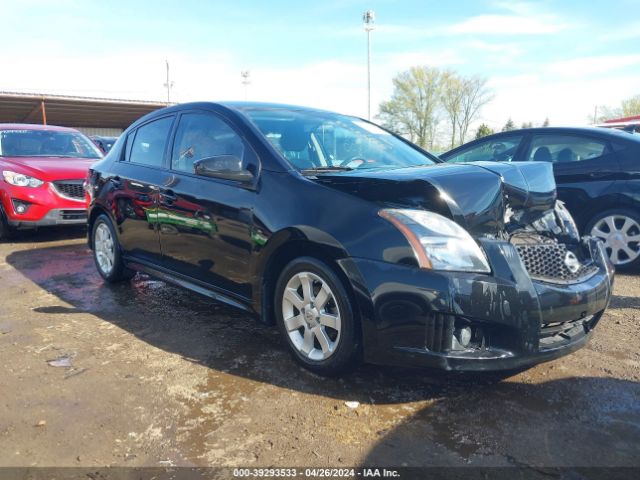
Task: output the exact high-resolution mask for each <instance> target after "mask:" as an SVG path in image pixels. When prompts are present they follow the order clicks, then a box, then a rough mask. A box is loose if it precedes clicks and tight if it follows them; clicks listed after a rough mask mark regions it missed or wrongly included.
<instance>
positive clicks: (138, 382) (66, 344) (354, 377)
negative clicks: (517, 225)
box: [0, 230, 640, 468]
mask: <svg viewBox="0 0 640 480" xmlns="http://www.w3.org/2000/svg"><path fill="white" fill-rule="evenodd" d="M0 285H1V286H2V288H1V290H0V364H1V365H2V366H3V368H2V370H0V385H1V387H0V389H1V390H0V391H1V392H2V393H1V395H0V466H64V467H69V466H81V467H90V466H167V465H186V466H246V467H254V466H289V467H291V466H334V467H340V466H357V465H372V464H375V465H384V466H403V465H404V466H424V465H429V466H433V465H436V466H450V465H456V466H460V465H464V466H474V465H476V466H508V465H519V466H529V467H532V468H537V467H541V466H544V467H551V466H634V467H640V383H639V381H640V336H639V335H638V333H639V325H640V310H639V308H640V276H638V275H618V276H617V278H616V285H615V297H614V299H613V301H612V304H611V307H610V309H609V310H608V311H607V313H606V315H605V316H604V318H603V319H602V320H601V322H600V324H599V326H598V328H597V329H596V332H595V336H594V338H593V339H592V341H591V342H590V344H589V345H588V346H587V347H585V348H584V349H582V350H580V351H578V352H577V353H575V354H573V355H570V356H568V357H565V358H562V359H559V360H556V361H553V362H551V363H546V364H543V365H539V366H537V367H535V368H532V369H530V370H528V371H525V372H523V373H520V374H517V375H514V376H512V377H510V378H507V379H505V380H503V381H500V382H498V381H495V379H494V380H491V379H490V378H487V377H482V378H474V377H465V376H454V375H443V374H439V373H436V372H430V371H422V370H410V371H407V370H403V369H391V368H379V367H372V366H363V367H361V368H360V369H359V370H357V371H356V372H354V373H353V374H351V375H349V376H348V377H345V378H342V379H339V380H334V379H324V378H320V377H317V376H314V375H313V374H310V373H308V372H306V371H305V370H302V369H301V368H299V367H297V366H296V365H295V364H294V363H293V362H292V361H291V359H290V358H289V356H288V354H287V353H286V351H285V349H284V345H283V343H282V342H281V340H280V339H279V337H278V335H277V333H276V331H275V329H272V328H269V327H266V326H263V325H261V324H259V323H257V322H256V321H255V320H254V319H252V318H250V317H248V316H247V315H246V314H243V313H241V312H237V311H235V310H233V309H231V308H228V307H226V306H223V305H220V304H215V303H212V302H211V301H209V300H207V299H205V298H203V297H200V296H198V295H196V294H192V293H190V292H186V291H183V290H180V289H178V288H174V287H172V286H169V285H167V284H165V283H163V282H160V281H156V280H153V279H151V278H148V277H146V276H141V275H137V276H136V277H135V278H134V279H133V280H132V281H130V282H127V283H124V284H120V285H116V286H109V285H105V284H103V282H102V281H101V279H100V278H99V276H98V274H97V273H96V271H95V267H94V265H93V261H92V259H91V256H90V252H89V251H88V249H87V248H86V245H85V243H84V238H83V232H82V231H81V230H72V231H69V230H64V231H63V230H49V231H41V232H39V233H38V235H34V234H32V233H25V234H22V235H21V236H20V237H19V238H18V239H17V240H16V241H15V242H13V243H4V244H0ZM51 361H53V364H54V365H59V366H52V365H51V364H50V362H51ZM65 365H66V366H65ZM351 402H358V404H353V403H351ZM356 405H357V406H356ZM354 406H356V408H352V407H354Z"/></svg>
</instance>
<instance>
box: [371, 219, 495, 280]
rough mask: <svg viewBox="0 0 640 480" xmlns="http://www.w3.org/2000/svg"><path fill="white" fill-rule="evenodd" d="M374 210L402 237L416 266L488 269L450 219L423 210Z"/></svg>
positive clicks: (479, 252) (469, 239)
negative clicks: (405, 240) (409, 248)
mask: <svg viewBox="0 0 640 480" xmlns="http://www.w3.org/2000/svg"><path fill="white" fill-rule="evenodd" d="M378 213H379V215H380V216H381V217H382V218H384V219H386V220H388V221H389V222H391V223H392V224H393V225H394V226H395V227H396V228H397V229H398V230H400V232H402V234H403V235H404V236H405V237H406V239H407V240H408V241H409V244H410V245H411V248H412V249H413V253H414V255H415V256H416V259H417V260H418V265H419V266H420V268H427V269H433V270H450V271H463V272H482V273H487V272H490V271H491V268H490V267H489V262H487V257H486V256H485V254H484V252H483V251H482V249H481V248H480V246H479V245H478V244H477V243H476V242H475V240H474V239H473V238H472V237H471V235H469V233H468V232H467V231H466V230H465V229H464V228H462V227H461V226H460V225H458V224H457V223H455V222H453V221H452V220H449V219H448V218H445V217H443V216H442V215H438V214H437V213H433V212H427V211H424V210H410V209H384V210H380V212H378Z"/></svg>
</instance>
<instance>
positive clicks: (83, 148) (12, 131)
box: [0, 124, 102, 239]
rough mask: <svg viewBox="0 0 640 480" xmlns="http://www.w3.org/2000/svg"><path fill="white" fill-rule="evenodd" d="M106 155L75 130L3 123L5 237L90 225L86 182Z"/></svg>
mask: <svg viewBox="0 0 640 480" xmlns="http://www.w3.org/2000/svg"><path fill="white" fill-rule="evenodd" d="M100 158H102V153H101V152H100V150H99V149H98V147H96V146H95V144H94V143H93V142H92V141H91V140H89V139H88V138H87V137H86V136H84V135H83V134H82V133H80V132H78V131H77V130H74V129H72V128H64V127H53V126H48V125H27V124H0V172H1V173H2V177H0V239H3V238H7V237H9V236H10V235H11V233H13V231H15V230H16V229H23V228H36V227H40V226H47V225H69V224H84V223H86V221H87V199H86V196H85V191H84V187H83V182H84V180H85V179H86V177H87V171H88V169H89V166H90V165H91V164H92V163H93V162H95V161H96V160H98V159H100Z"/></svg>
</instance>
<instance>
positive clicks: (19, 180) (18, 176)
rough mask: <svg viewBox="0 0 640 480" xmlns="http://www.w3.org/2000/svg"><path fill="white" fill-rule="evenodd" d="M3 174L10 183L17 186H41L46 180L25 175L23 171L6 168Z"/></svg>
mask: <svg viewBox="0 0 640 480" xmlns="http://www.w3.org/2000/svg"><path fill="white" fill-rule="evenodd" d="M2 176H3V177H4V181H5V182H7V183H10V184H11V185H15V186H16V187H34V188H35V187H39V186H40V185H42V184H43V183H44V182H43V181H42V180H39V179H37V178H34V177H30V176H29V175H24V174H22V173H16V172H12V171H10V170H5V171H3V172H2Z"/></svg>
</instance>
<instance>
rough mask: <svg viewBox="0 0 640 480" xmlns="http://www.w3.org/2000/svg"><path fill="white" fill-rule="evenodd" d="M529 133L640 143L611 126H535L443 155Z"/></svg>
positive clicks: (489, 136)
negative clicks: (595, 137) (570, 135)
mask: <svg viewBox="0 0 640 480" xmlns="http://www.w3.org/2000/svg"><path fill="white" fill-rule="evenodd" d="M528 133H534V134H535V133H546V134H564V133H577V134H585V135H595V136H598V137H608V138H615V139H616V140H622V141H630V142H634V143H640V135H633V134H631V133H628V132H623V131H621V130H616V129H611V128H601V127H534V128H519V129H516V130H509V131H507V132H497V133H492V134H491V135H487V136H486V137H482V138H478V139H475V140H472V141H470V142H466V143H463V144H462V145H460V146H458V147H455V148H453V149H451V150H449V151H447V152H445V153H443V154H441V155H440V156H441V157H443V158H444V157H446V156H448V155H449V154H450V153H451V152H454V151H457V150H461V149H463V148H466V147H467V146H469V145H471V144H475V143H480V142H482V141H486V140H492V139H494V138H495V139H496V140H499V139H501V138H505V137H507V136H510V135H518V134H521V135H524V134H528Z"/></svg>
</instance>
